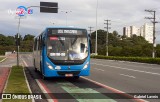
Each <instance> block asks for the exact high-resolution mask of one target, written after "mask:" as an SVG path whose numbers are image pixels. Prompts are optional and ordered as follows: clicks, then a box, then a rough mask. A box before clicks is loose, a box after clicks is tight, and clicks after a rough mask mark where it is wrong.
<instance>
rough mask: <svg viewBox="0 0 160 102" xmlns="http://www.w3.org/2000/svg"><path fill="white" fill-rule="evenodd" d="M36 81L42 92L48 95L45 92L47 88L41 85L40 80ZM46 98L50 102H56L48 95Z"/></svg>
mask: <svg viewBox="0 0 160 102" xmlns="http://www.w3.org/2000/svg"><path fill="white" fill-rule="evenodd" d="M35 80H36V82H37V84H38V86H39V87H40V89H41V90H42V92H43V93H48V92H47V91H46V90H45V88H44V87H43V86H42V85H41V83H40V82H39V80H38V79H35ZM45 96H46V97H47V98H48V99H47V101H48V102H54V100H52V99H51V97H50V96H48V95H46V94H45Z"/></svg>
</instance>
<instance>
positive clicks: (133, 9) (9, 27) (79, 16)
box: [0, 0, 160, 43]
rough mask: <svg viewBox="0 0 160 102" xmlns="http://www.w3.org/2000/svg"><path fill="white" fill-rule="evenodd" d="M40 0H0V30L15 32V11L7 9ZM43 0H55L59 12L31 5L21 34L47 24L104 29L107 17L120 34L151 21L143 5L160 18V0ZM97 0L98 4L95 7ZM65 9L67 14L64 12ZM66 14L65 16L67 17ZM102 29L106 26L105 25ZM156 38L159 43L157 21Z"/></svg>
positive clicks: (37, 3)
mask: <svg viewBox="0 0 160 102" xmlns="http://www.w3.org/2000/svg"><path fill="white" fill-rule="evenodd" d="M40 1H42V0H1V3H0V33H1V34H4V35H15V34H16V33H17V32H18V19H17V17H16V14H11V13H8V10H15V9H16V8H17V7H18V6H25V7H29V6H39V5H40ZM43 1H45V2H58V8H59V9H58V13H40V9H39V8H31V9H33V14H31V15H26V17H25V18H23V19H21V24H20V34H21V35H22V36H24V35H26V34H33V35H35V36H36V35H38V34H40V33H41V32H42V31H43V30H44V29H45V27H47V26H66V21H67V26H75V27H81V28H86V29H88V30H89V28H88V27H90V26H91V27H94V28H93V29H92V30H93V31H95V30H96V9H97V28H98V29H104V27H105V26H106V25H105V24H104V23H105V21H104V20H106V19H109V20H111V22H110V23H111V25H110V27H111V29H110V30H109V32H112V31H114V30H116V31H118V33H119V34H120V35H122V34H123V27H126V26H132V25H133V26H136V27H140V26H142V25H144V23H151V21H150V20H148V19H144V18H145V17H153V15H152V14H151V13H148V12H145V11H144V10H145V9H149V10H150V9H151V10H155V11H156V20H157V21H159V22H160V6H159V5H160V0H43ZM97 1H98V8H97ZM66 11H67V12H68V13H67V14H66V13H65V12H66ZM66 18H67V19H66ZM104 30H105V29H104ZM156 37H157V39H156V42H157V43H160V23H157V24H156Z"/></svg>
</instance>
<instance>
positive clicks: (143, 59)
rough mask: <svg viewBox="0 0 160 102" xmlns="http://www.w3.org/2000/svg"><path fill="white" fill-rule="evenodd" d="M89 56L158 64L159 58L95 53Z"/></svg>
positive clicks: (159, 62)
mask: <svg viewBox="0 0 160 102" xmlns="http://www.w3.org/2000/svg"><path fill="white" fill-rule="evenodd" d="M91 58H96V59H108V60H118V61H131V62H140V63H150V64H160V58H151V57H119V56H108V57H107V56H103V55H97V56H91Z"/></svg>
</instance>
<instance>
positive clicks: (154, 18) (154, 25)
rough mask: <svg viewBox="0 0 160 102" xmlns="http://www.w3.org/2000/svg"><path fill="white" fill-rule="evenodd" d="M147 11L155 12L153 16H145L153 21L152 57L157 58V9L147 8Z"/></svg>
mask: <svg viewBox="0 0 160 102" xmlns="http://www.w3.org/2000/svg"><path fill="white" fill-rule="evenodd" d="M145 11H146V12H149V13H151V14H153V17H145V19H149V20H151V22H152V23H153V49H152V58H155V52H156V51H155V48H154V47H156V44H155V40H156V37H155V31H156V23H158V22H157V21H156V11H155V10H145Z"/></svg>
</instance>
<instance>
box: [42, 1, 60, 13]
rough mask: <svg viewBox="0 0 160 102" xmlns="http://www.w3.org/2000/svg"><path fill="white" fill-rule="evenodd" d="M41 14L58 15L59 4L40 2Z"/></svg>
mask: <svg viewBox="0 0 160 102" xmlns="http://www.w3.org/2000/svg"><path fill="white" fill-rule="evenodd" d="M40 12H43V13H58V3H57V2H40Z"/></svg>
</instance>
